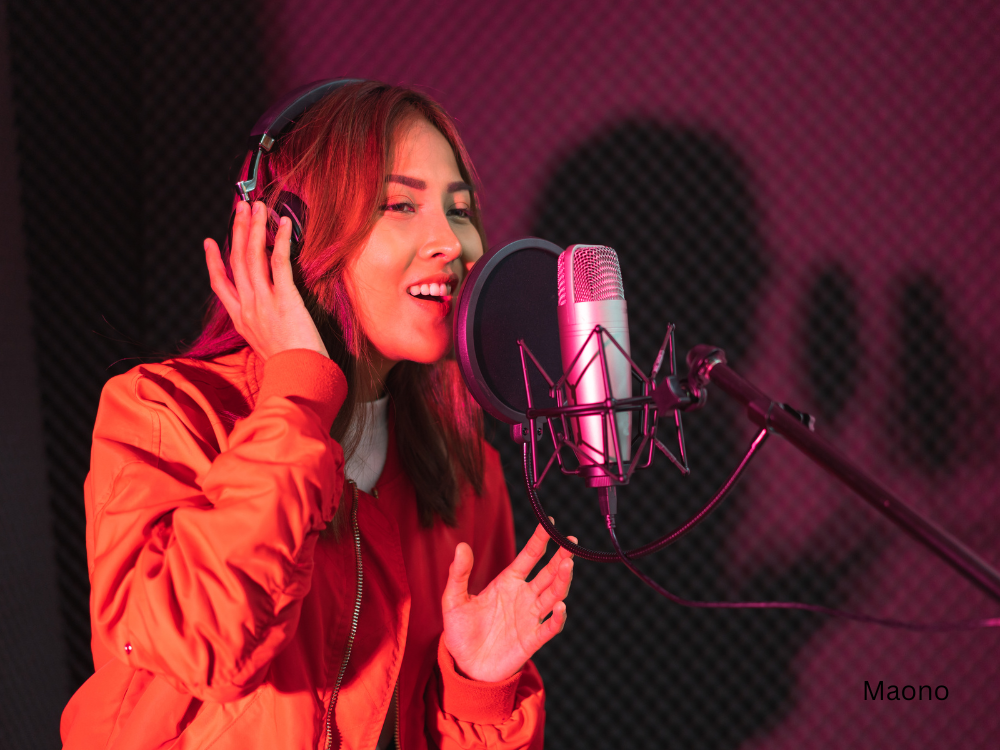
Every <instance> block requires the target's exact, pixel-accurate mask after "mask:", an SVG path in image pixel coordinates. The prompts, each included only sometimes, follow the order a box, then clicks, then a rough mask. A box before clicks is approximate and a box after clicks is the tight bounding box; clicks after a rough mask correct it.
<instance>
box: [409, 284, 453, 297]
mask: <svg viewBox="0 0 1000 750" xmlns="http://www.w3.org/2000/svg"><path fill="white" fill-rule="evenodd" d="M406 291H407V292H409V293H410V294H411V295H413V296H414V297H417V296H421V295H422V296H424V297H447V296H450V295H451V284H414V285H413V286H411V287H408V288H407V290H406Z"/></svg>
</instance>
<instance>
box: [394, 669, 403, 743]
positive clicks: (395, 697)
mask: <svg viewBox="0 0 1000 750" xmlns="http://www.w3.org/2000/svg"><path fill="white" fill-rule="evenodd" d="M392 698H393V705H395V706H396V732H395V735H396V750H403V748H402V746H401V745H400V743H399V678H398V677H397V678H396V687H395V688H393V690H392Z"/></svg>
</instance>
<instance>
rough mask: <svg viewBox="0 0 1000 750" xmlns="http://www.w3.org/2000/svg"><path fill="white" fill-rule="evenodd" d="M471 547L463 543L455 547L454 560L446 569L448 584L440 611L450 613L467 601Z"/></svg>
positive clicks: (470, 569) (471, 558)
mask: <svg viewBox="0 0 1000 750" xmlns="http://www.w3.org/2000/svg"><path fill="white" fill-rule="evenodd" d="M472 562H473V557H472V547H470V546H469V545H468V544H466V543H465V542H459V543H458V544H457V545H456V546H455V559H454V560H452V562H451V565H450V566H449V568H448V582H447V583H446V584H445V586H444V594H443V595H442V596H441V609H442V610H443V611H444V612H450V611H451V610H453V609H455V607H460V606H461V605H463V604H465V603H466V602H467V601H468V600H469V574H470V573H472Z"/></svg>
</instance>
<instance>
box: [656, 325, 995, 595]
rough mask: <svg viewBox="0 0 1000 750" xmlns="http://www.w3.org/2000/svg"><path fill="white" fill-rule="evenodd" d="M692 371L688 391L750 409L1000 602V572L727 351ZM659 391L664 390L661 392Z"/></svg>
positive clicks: (692, 358)
mask: <svg viewBox="0 0 1000 750" xmlns="http://www.w3.org/2000/svg"><path fill="white" fill-rule="evenodd" d="M687 362H688V366H689V368H690V372H689V374H688V378H687V383H686V385H687V388H688V390H689V391H690V392H691V394H692V395H694V396H695V397H699V396H700V397H701V398H703V393H704V387H705V385H707V384H708V383H709V382H711V383H712V384H713V385H716V386H718V387H719V389H720V390H722V391H724V392H725V393H727V394H728V395H729V396H731V397H733V398H734V399H736V400H737V401H739V402H740V403H741V404H743V405H744V406H746V409H747V417H748V418H749V419H750V421H751V422H753V423H754V424H755V425H757V426H758V427H760V428H762V429H766V430H768V431H773V432H777V433H778V434H780V435H781V436H782V437H784V438H785V439H786V440H787V441H788V442H789V443H791V444H792V445H794V446H795V447H796V448H798V450H799V451H800V452H802V453H803V454H804V455H806V456H807V457H809V458H810V459H812V461H813V462H814V463H816V464H818V465H819V466H821V467H822V468H824V469H826V471H828V472H829V473H830V474H832V475H833V476H835V477H836V478H837V479H839V480H840V481H841V482H843V483H844V484H845V485H847V486H848V487H850V488H851V489H852V490H854V492H855V493H857V494H858V495H860V496H861V498H862V499H864V500H865V501H867V502H868V503H869V504H870V505H871V506H872V507H873V508H875V509H876V510H878V511H879V512H880V513H882V514H883V515H884V516H885V517H886V518H888V519H889V520H890V521H892V522H893V523H894V524H896V525H897V526H899V527H900V528H901V529H903V530H904V531H906V532H907V533H909V534H910V536H912V537H913V538H914V539H916V540H917V541H918V542H920V543H921V544H923V545H924V546H925V547H927V548H928V549H930V550H931V551H932V552H934V553H935V554H936V555H938V557H940V558H941V559H942V560H944V561H945V562H946V563H948V564H949V565H950V566H951V567H952V568H954V569H955V570H956V571H958V572H959V573H960V574H961V575H963V576H964V577H965V578H967V579H968V580H969V581H971V582H972V583H973V584H975V585H976V586H977V587H978V588H979V589H980V590H982V591H983V592H985V593H986V594H988V595H989V596H990V597H991V598H993V599H994V600H996V601H1000V571H997V569H996V568H994V567H993V566H992V565H990V564H989V563H988V562H986V560H984V559H983V558H981V557H980V556H979V555H977V554H976V553H975V552H973V551H972V550H971V549H969V548H968V547H967V546H965V544H963V543H962V542H961V541H959V540H958V539H957V538H955V537H954V536H952V535H951V534H950V533H948V532H947V531H945V530H944V529H943V528H941V527H940V526H938V525H937V524H936V523H934V522H933V521H931V520H930V519H928V518H925V517H924V516H922V515H921V514H920V513H918V512H917V511H915V510H914V509H913V508H911V507H910V506H909V505H907V504H906V503H904V502H903V501H902V500H900V499H899V498H897V497H896V496H895V495H893V494H892V493H891V492H889V490H887V489H886V488H885V487H883V486H882V485H881V484H879V483H878V482H876V481H875V480H874V479H873V478H872V477H870V476H869V475H868V474H866V473H865V472H864V471H862V470H861V468H860V467H859V466H858V465H857V464H855V463H854V462H853V461H851V460H850V459H849V458H847V456H845V455H844V454H843V453H841V452H840V451H839V450H838V449H837V448H835V447H834V446H832V445H831V444H830V443H828V442H827V441H826V440H824V439H823V438H822V437H820V436H819V435H817V434H816V433H815V432H813V431H812V424H811V422H812V420H811V418H810V417H808V415H804V414H801V413H800V412H797V411H795V410H794V409H789V407H787V406H785V405H784V404H781V403H779V402H777V401H774V400H773V399H771V397H770V396H767V395H765V394H764V393H763V392H762V391H761V390H759V389H758V388H757V387H756V386H754V385H753V384H752V383H750V382H749V381H747V380H746V379H745V378H743V377H742V376H741V375H739V374H738V373H736V372H735V371H734V370H733V369H731V368H730V367H729V366H728V365H727V364H726V357H725V353H724V352H723V351H722V350H721V349H719V348H716V347H712V346H708V345H705V344H701V345H699V346H696V347H694V348H693V349H692V350H691V351H690V352H688V356H687ZM657 391H659V389H657Z"/></svg>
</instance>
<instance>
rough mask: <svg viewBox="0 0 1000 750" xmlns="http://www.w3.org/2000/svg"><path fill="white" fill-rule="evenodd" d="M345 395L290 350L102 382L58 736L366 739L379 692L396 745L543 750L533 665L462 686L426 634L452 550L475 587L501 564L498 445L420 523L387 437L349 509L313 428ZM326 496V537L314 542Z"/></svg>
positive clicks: (506, 527)
mask: <svg viewBox="0 0 1000 750" xmlns="http://www.w3.org/2000/svg"><path fill="white" fill-rule="evenodd" d="M346 392H347V386H346V382H345V380H344V376H343V374H342V373H341V371H340V370H339V368H337V366H336V365H335V364H333V363H332V362H331V361H330V360H329V359H327V358H325V357H322V356H321V355H319V354H316V353H315V352H310V351H306V350H293V351H287V352H282V353H281V354H278V355H276V356H274V357H272V358H271V359H269V360H268V361H267V363H266V364H264V363H262V361H261V360H260V359H259V358H257V357H256V356H255V355H254V354H253V352H252V351H251V350H250V349H244V350H243V351H241V352H238V353H236V354H232V355H229V356H226V357H222V358H220V359H218V360H216V361H213V362H199V361H194V360H188V359H177V360H171V361H168V362H165V363H162V364H155V365H142V366H139V367H136V368H135V369H133V370H132V371H130V372H128V373H126V374H125V375H121V376H118V377H116V378H113V379H112V380H111V381H109V383H108V384H107V386H106V387H105V389H104V392H103V394H102V396H101V404H100V408H99V410H98V415H97V423H96V425H95V428H94V442H93V450H92V457H91V468H90V474H89V475H88V477H87V481H86V486H85V498H86V511H87V561H88V566H89V572H90V583H91V595H90V607H91V625H92V628H93V642H92V649H93V654H94V667H95V669H96V672H95V673H94V675H93V676H92V677H91V678H90V679H89V680H87V682H86V683H85V684H84V685H83V686H82V687H81V688H80V689H79V690H78V691H77V692H76V694H75V695H74V696H73V697H72V698H71V699H70V702H69V704H68V705H67V706H66V708H65V710H64V711H63V716H62V724H61V733H62V739H63V743H64V747H66V748H68V749H69V750H77V749H83V748H87V749H90V748H102V750H116V749H118V748H121V749H126V748H127V749H128V750H145V749H147V748H185V749H187V748H209V747H211V748H212V750H225V749H226V748H239V749H240V750H249V749H251V748H267V749H268V750H274V749H275V748H282V749H285V748H287V749H289V750H298V749H299V748H302V749H305V748H324V747H327V746H331V747H339V748H349V749H350V750H355V749H358V750H360V749H362V748H374V747H375V743H376V741H377V739H378V736H379V733H380V731H381V728H382V724H383V721H384V719H385V716H386V713H387V711H388V709H389V706H390V703H391V699H392V695H393V691H394V687H395V686H397V683H398V691H399V692H398V718H399V724H398V735H397V737H398V741H399V744H400V746H401V748H402V749H403V750H423V748H432V747H438V748H442V750H452V749H457V748H465V749H470V748H486V747H489V748H541V747H542V732H543V726H544V717H545V711H544V703H545V696H544V691H543V688H542V683H541V678H540V677H539V675H538V672H537V670H536V669H535V667H534V665H532V664H531V662H528V664H527V665H525V667H524V669H522V670H521V671H520V672H519V673H518V674H516V675H514V676H513V677H511V678H510V679H508V680H506V681H504V682H499V683H482V682H476V681H473V680H469V679H466V678H465V677H463V676H462V675H460V674H458V673H457V672H456V669H455V664H454V661H453V660H452V658H451V656H450V654H449V653H448V651H447V649H445V648H444V646H443V644H442V643H441V637H440V636H441V632H442V621H441V595H442V593H443V590H444V585H445V581H446V580H447V575H448V566H449V564H450V562H451V560H452V558H453V555H454V550H455V545H456V544H457V543H458V542H460V541H465V542H468V543H469V544H470V545H471V546H472V549H473V552H474V554H475V566H474V568H473V572H472V578H471V580H470V582H469V588H470V591H472V592H476V591H478V590H481V589H482V588H483V587H484V586H485V585H486V584H487V583H488V582H489V581H491V580H492V579H493V578H494V577H495V576H496V575H497V574H498V573H499V572H500V571H501V570H503V568H504V567H506V566H507V564H509V562H510V561H511V560H512V559H513V557H514V552H515V550H514V535H513V524H512V519H511V509H510V501H509V498H508V495H507V489H506V486H505V484H504V480H503V475H502V472H501V469H500V464H499V459H498V456H497V454H496V452H495V451H494V450H492V449H491V448H490V447H489V446H486V473H485V483H484V489H483V493H482V496H476V495H474V494H473V493H472V492H471V490H466V491H465V493H464V495H463V497H462V502H461V505H460V508H459V511H458V519H459V523H458V526H457V527H455V528H450V527H447V526H445V525H444V524H443V523H441V522H440V521H437V522H436V523H435V525H434V526H433V528H430V529H426V528H423V527H421V526H420V524H419V523H418V520H417V509H416V499H415V495H414V490H413V487H412V485H411V484H410V482H409V480H408V478H407V477H406V475H405V474H404V473H403V472H402V470H401V468H400V464H399V461H398V458H397V454H396V449H395V443H394V440H393V437H392V434H391V428H390V439H389V451H388V456H387V459H386V465H385V468H384V470H383V472H382V475H381V477H380V478H379V480H378V483H377V484H376V487H375V491H373V492H372V494H371V495H369V494H366V493H363V492H359V493H358V500H357V506H356V507H355V506H354V499H353V498H354V495H353V489H352V486H351V485H350V484H347V483H345V480H344V468H343V467H344V461H343V452H342V450H341V448H340V446H339V445H338V444H337V443H336V442H335V441H334V440H332V439H331V438H330V436H329V434H330V427H331V425H332V424H333V419H334V417H335V416H336V413H337V411H338V409H339V408H340V406H341V404H342V403H343V401H344V398H345V395H346ZM240 415H246V416H240ZM339 503H347V504H348V507H345V508H344V510H343V511H342V512H344V513H345V518H346V519H348V521H347V523H345V525H344V528H343V531H342V532H341V533H340V534H339V535H338V536H337V537H334V536H333V535H331V534H323V535H321V534H320V531H321V530H323V529H324V527H325V524H326V522H327V521H328V520H330V519H331V518H332V516H333V514H334V511H335V510H336V509H337V506H338V504H339ZM351 519H356V528H357V532H358V536H359V537H360V544H359V545H358V547H359V549H360V561H361V571H360V572H361V582H362V585H361V595H360V606H358V600H357V593H358V565H357V551H358V549H357V548H356V538H355V533H354V528H355V526H354V521H353V520H351ZM355 617H357V626H356V628H354V627H353V625H354V619H355ZM352 629H354V630H356V634H355V635H354V637H353V639H352V638H351V632H352ZM348 650H349V658H345V657H346V656H347V655H348ZM338 683H339V691H338V690H337V687H338ZM335 691H336V692H337V695H336V697H335V699H334V692H335ZM332 699H333V703H334V706H333V712H332V715H328V714H329V713H330V712H329V709H330V704H331V700H332ZM328 726H329V731H328Z"/></svg>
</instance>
